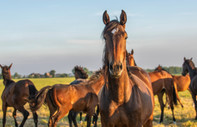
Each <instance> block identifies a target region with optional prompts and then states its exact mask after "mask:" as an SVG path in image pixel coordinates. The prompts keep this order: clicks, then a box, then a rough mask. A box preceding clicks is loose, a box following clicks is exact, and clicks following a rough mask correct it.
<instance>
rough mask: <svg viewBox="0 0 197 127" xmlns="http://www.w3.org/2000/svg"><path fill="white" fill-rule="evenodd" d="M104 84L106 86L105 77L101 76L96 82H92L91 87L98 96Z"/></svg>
mask: <svg viewBox="0 0 197 127" xmlns="http://www.w3.org/2000/svg"><path fill="white" fill-rule="evenodd" d="M104 84H105V80H104V76H103V75H101V76H100V77H99V78H98V79H97V80H96V81H95V82H92V83H91V84H90V87H91V88H92V89H93V90H94V92H95V93H96V95H98V93H99V91H100V90H101V88H102V87H103V85H104Z"/></svg>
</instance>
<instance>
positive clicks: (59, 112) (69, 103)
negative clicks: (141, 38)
mask: <svg viewBox="0 0 197 127" xmlns="http://www.w3.org/2000/svg"><path fill="white" fill-rule="evenodd" d="M103 85H104V76H103V72H102V70H100V71H97V72H96V73H95V74H94V75H93V76H91V77H90V79H89V80H88V81H86V82H81V83H80V84H78V85H63V84H56V85H53V86H46V87H44V88H42V89H41V90H40V91H39V92H38V94H37V95H36V97H35V98H34V99H32V100H31V101H32V103H34V104H32V105H31V108H32V109H34V110H35V111H36V110H38V109H39V108H40V107H41V106H42V104H43V103H44V102H45V103H46V104H47V105H48V107H49V110H50V117H49V122H48V126H49V127H56V125H57V122H58V121H59V120H60V119H61V118H63V117H64V116H65V115H66V114H67V113H68V112H69V111H70V110H72V111H75V112H80V111H83V112H85V113H87V121H88V124H87V126H88V127H90V124H91V121H90V120H91V119H90V118H91V116H92V115H93V114H94V112H95V107H96V106H97V104H98V97H97V95H98V93H99V91H100V89H101V87H102V86H103Z"/></svg>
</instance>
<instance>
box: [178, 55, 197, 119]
mask: <svg viewBox="0 0 197 127" xmlns="http://www.w3.org/2000/svg"><path fill="white" fill-rule="evenodd" d="M187 73H189V76H190V80H191V83H190V85H189V89H190V93H191V95H192V99H193V102H194V104H195V110H196V117H195V120H197V101H196V95H197V69H196V67H195V65H194V63H193V61H192V58H191V59H186V58H185V57H184V63H183V71H182V75H183V76H185V75H186V74H187Z"/></svg>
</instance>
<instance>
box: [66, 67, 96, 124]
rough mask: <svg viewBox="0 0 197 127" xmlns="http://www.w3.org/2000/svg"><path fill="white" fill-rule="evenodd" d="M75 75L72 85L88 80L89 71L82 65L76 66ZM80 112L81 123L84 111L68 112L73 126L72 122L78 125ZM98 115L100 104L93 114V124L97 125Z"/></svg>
mask: <svg viewBox="0 0 197 127" xmlns="http://www.w3.org/2000/svg"><path fill="white" fill-rule="evenodd" d="M74 75H75V80H74V81H73V82H71V83H70V85H78V84H79V83H81V82H86V81H87V78H88V74H87V72H85V71H84V69H83V68H82V67H81V66H75V67H74ZM78 113H80V123H81V122H82V112H75V111H72V110H71V111H69V114H68V120H69V126H70V127H72V122H73V124H74V126H75V127H77V126H78V125H77V121H76V118H77V114H78ZM97 117H98V106H97V113H96V114H94V116H93V124H94V127H97V119H98V118H97Z"/></svg>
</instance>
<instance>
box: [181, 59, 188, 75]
mask: <svg viewBox="0 0 197 127" xmlns="http://www.w3.org/2000/svg"><path fill="white" fill-rule="evenodd" d="M187 64H188V60H186V59H184V63H183V65H182V75H183V76H185V75H186V74H187V73H188V67H187V66H188V65H187Z"/></svg>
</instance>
